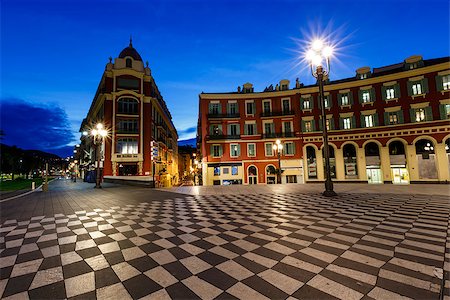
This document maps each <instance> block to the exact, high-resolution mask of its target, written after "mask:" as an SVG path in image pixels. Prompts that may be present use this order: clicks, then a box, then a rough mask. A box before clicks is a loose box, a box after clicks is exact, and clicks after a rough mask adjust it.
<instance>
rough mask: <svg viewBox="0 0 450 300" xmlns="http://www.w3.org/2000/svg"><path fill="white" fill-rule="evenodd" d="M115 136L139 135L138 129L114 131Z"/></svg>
mask: <svg viewBox="0 0 450 300" xmlns="http://www.w3.org/2000/svg"><path fill="white" fill-rule="evenodd" d="M116 133H117V134H139V129H137V128H135V129H124V128H119V129H117V131H116Z"/></svg>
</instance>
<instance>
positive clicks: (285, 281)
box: [258, 269, 304, 295]
mask: <svg viewBox="0 0 450 300" xmlns="http://www.w3.org/2000/svg"><path fill="white" fill-rule="evenodd" d="M258 276H259V277H261V278H262V279H264V280H265V281H267V282H269V283H270V284H272V285H273V286H276V287H277V288H279V289H280V290H282V291H283V292H285V293H286V294H288V295H291V294H293V293H294V292H295V291H297V290H298V289H299V288H301V287H302V286H303V284H304V283H303V282H301V281H298V280H296V279H294V278H291V277H289V276H286V275H284V274H282V273H280V272H277V271H275V270H272V269H268V270H266V271H264V272H261V273H259V274H258Z"/></svg>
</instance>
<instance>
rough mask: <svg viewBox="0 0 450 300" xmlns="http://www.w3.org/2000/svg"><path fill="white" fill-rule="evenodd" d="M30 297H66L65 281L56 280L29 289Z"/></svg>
mask: <svg viewBox="0 0 450 300" xmlns="http://www.w3.org/2000/svg"><path fill="white" fill-rule="evenodd" d="M28 295H29V297H30V299H65V298H66V288H65V286H64V281H59V282H55V283H52V284H49V285H45V286H41V287H38V288H36V289H32V290H29V291H28Z"/></svg>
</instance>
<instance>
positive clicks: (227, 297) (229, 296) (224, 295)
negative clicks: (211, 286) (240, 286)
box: [214, 292, 239, 300]
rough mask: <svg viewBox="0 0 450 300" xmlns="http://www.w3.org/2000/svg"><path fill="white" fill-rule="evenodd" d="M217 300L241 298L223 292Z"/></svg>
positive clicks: (236, 299)
mask: <svg viewBox="0 0 450 300" xmlns="http://www.w3.org/2000/svg"><path fill="white" fill-rule="evenodd" d="M214 299H215V300H239V298H236V297H234V296H233V295H230V294H228V293H227V292H223V293H222V294H220V295H219V296H217V297H216V298H214Z"/></svg>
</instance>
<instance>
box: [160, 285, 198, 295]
mask: <svg viewBox="0 0 450 300" xmlns="http://www.w3.org/2000/svg"><path fill="white" fill-rule="evenodd" d="M166 291H167V293H168V294H169V296H170V298H172V299H200V297H199V296H197V295H196V294H195V293H194V292H192V291H191V290H190V289H189V288H187V287H186V286H185V285H184V284H182V283H181V282H177V283H175V284H172V285H171V286H169V287H167V288H166Z"/></svg>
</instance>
